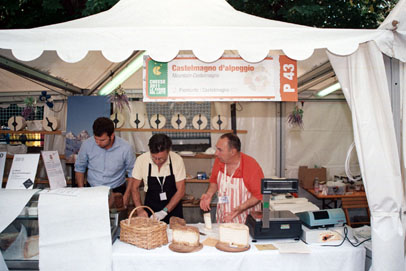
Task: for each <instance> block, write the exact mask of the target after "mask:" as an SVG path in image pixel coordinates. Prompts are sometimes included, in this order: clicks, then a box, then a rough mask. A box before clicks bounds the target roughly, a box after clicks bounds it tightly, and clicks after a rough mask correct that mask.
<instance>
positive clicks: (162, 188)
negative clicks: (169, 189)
mask: <svg viewBox="0 0 406 271" xmlns="http://www.w3.org/2000/svg"><path fill="white" fill-rule="evenodd" d="M155 178H156V179H157V180H158V183H159V185H160V186H161V193H159V198H160V199H161V201H163V200H166V199H167V197H166V192H164V185H165V180H166V176H164V179H163V180H162V183H161V180H159V177H157V176H155Z"/></svg>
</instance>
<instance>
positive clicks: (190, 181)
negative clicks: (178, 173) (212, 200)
mask: <svg viewBox="0 0 406 271" xmlns="http://www.w3.org/2000/svg"><path fill="white" fill-rule="evenodd" d="M185 182H186V183H209V179H206V180H198V179H189V180H185Z"/></svg>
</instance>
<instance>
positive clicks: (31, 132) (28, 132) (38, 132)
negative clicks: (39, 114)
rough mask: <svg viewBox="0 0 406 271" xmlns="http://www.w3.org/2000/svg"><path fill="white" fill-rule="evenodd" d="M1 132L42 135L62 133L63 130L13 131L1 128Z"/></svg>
mask: <svg viewBox="0 0 406 271" xmlns="http://www.w3.org/2000/svg"><path fill="white" fill-rule="evenodd" d="M0 134H42V135H61V134H62V131H60V130H57V131H28V130H22V131H12V130H0Z"/></svg>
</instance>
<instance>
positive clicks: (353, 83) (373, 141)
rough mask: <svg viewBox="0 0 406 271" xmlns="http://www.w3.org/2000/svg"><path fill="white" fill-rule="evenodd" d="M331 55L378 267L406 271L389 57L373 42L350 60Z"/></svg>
mask: <svg viewBox="0 0 406 271" xmlns="http://www.w3.org/2000/svg"><path fill="white" fill-rule="evenodd" d="M328 56H329V59H330V62H331V64H332V66H333V68H334V71H335V72H336V74H337V76H338V79H339V81H340V84H341V86H342V89H343V92H344V94H345V97H346V99H347V102H348V104H349V106H350V108H351V113H352V119H353V129H354V141H355V146H356V149H357V153H358V160H359V163H360V167H361V172H362V175H363V181H364V185H365V189H366V192H367V198H368V204H369V207H370V210H371V225H372V251H373V258H372V266H373V267H372V268H373V270H404V268H405V263H404V251H405V250H404V241H405V230H404V228H403V226H402V221H401V219H402V217H401V215H402V206H403V203H404V194H403V182H402V177H401V172H400V163H399V153H398V149H397V145H396V138H395V129H394V124H393V117H392V113H391V105H390V98H389V92H388V84H387V80H386V73H385V65H384V62H383V55H382V53H381V52H380V51H379V49H378V48H377V46H376V44H375V43H374V42H368V43H366V44H362V45H361V46H360V48H359V49H358V51H357V52H355V53H354V54H352V55H350V56H343V57H340V56H336V55H333V54H330V53H329V54H328Z"/></svg>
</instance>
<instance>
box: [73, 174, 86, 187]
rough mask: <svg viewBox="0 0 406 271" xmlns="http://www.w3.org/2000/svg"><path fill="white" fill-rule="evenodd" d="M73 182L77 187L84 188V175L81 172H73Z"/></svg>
mask: <svg viewBox="0 0 406 271" xmlns="http://www.w3.org/2000/svg"><path fill="white" fill-rule="evenodd" d="M75 180H76V183H77V184H78V187H84V186H85V174H84V173H83V172H75Z"/></svg>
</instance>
